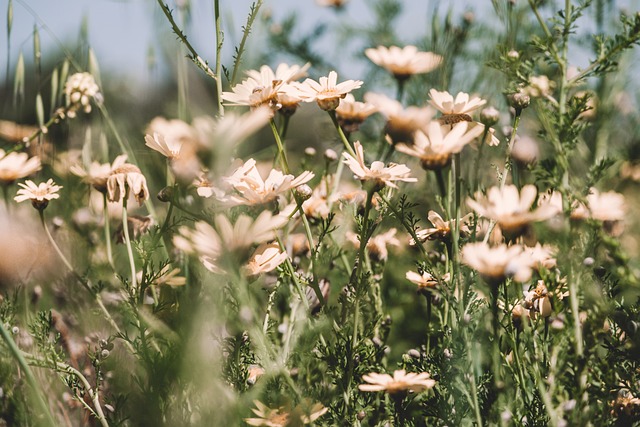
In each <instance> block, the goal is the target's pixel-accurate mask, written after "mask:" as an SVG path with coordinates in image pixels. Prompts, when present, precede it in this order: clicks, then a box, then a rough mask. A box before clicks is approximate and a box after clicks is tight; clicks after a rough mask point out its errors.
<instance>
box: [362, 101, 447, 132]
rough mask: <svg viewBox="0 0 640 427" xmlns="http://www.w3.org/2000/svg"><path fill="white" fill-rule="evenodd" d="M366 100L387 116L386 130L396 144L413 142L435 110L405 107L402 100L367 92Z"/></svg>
mask: <svg viewBox="0 0 640 427" xmlns="http://www.w3.org/2000/svg"><path fill="white" fill-rule="evenodd" d="M364 100H365V101H366V102H369V103H371V104H373V105H375V106H376V107H377V108H378V110H379V111H380V113H381V114H382V115H383V116H385V117H386V118H387V124H386V126H385V132H386V133H387V134H388V135H389V137H390V138H391V140H392V142H393V143H394V144H397V143H400V142H404V143H406V144H411V143H413V135H414V133H415V132H416V131H417V130H419V129H423V128H425V127H426V126H427V125H428V124H429V122H430V121H431V119H432V118H433V116H434V115H435V111H434V110H433V108H431V107H415V106H409V107H407V108H405V107H404V106H403V105H402V104H401V103H400V102H398V101H396V100H395V99H391V98H389V97H387V96H385V95H381V94H377V93H372V92H367V93H366V94H365V95H364Z"/></svg>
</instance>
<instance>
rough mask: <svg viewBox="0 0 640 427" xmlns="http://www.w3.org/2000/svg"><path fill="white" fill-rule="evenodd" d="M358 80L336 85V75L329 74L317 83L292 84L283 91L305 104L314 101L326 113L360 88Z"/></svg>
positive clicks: (360, 82)
mask: <svg viewBox="0 0 640 427" xmlns="http://www.w3.org/2000/svg"><path fill="white" fill-rule="evenodd" d="M362 83H363V82H362V81H360V80H345V81H344V82H342V83H338V73H336V72H335V71H331V72H329V76H328V77H320V80H319V82H316V81H315V80H312V79H306V80H305V81H304V82H303V83H298V82H293V83H291V84H290V85H289V86H288V87H285V88H283V91H284V92H285V93H286V94H288V95H291V96H297V97H298V98H300V99H302V100H303V101H305V102H313V101H316V102H317V103H318V106H319V107H320V108H321V109H323V110H326V111H330V110H335V109H336V108H337V107H338V105H339V104H340V100H341V99H342V98H344V97H345V96H347V94H348V93H349V92H351V91H352V90H355V89H358V88H359V87H360V86H362Z"/></svg>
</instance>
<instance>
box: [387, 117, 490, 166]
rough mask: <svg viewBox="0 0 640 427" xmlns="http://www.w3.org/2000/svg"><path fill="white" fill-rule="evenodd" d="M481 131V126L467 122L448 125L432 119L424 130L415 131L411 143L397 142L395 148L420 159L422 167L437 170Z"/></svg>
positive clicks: (446, 163) (482, 129)
mask: <svg viewBox="0 0 640 427" xmlns="http://www.w3.org/2000/svg"><path fill="white" fill-rule="evenodd" d="M483 131H484V128H483V127H482V126H470V124H469V123H468V122H459V123H456V124H455V125H453V126H450V125H441V124H440V123H439V122H437V121H433V122H431V123H429V125H428V126H427V127H426V129H424V131H417V132H416V133H415V135H414V139H413V144H410V145H409V144H404V143H401V144H397V145H396V150H398V151H400V152H402V153H405V154H408V155H410V156H413V157H417V158H418V159H420V163H421V164H422V167H423V168H424V169H428V170H437V169H440V168H443V167H445V166H446V165H448V164H449V162H450V160H451V156H452V155H453V154H456V153H459V152H461V151H462V149H463V148H464V146H465V145H467V144H469V143H470V142H471V141H473V140H474V139H475V138H477V137H478V136H480V135H481V134H482V132H483Z"/></svg>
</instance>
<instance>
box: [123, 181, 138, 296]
mask: <svg viewBox="0 0 640 427" xmlns="http://www.w3.org/2000/svg"><path fill="white" fill-rule="evenodd" d="M128 196H129V191H128V190H127V191H126V192H125V194H124V197H123V198H122V230H123V232H124V243H125V245H126V246H127V255H128V257H129V265H130V266H131V291H133V293H134V294H135V292H136V290H137V288H138V279H137V278H136V264H135V261H134V259H133V249H132V248H131V239H130V237H129V223H128V220H127V198H128Z"/></svg>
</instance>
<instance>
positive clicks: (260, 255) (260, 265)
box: [244, 243, 287, 276]
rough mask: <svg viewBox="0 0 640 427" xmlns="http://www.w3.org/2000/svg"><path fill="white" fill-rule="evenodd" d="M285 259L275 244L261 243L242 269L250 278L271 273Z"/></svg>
mask: <svg viewBox="0 0 640 427" xmlns="http://www.w3.org/2000/svg"><path fill="white" fill-rule="evenodd" d="M286 259H287V253H286V252H282V251H281V250H280V246H279V245H278V244H277V243H268V244H267V243H263V244H261V245H260V246H258V248H257V249H256V250H255V252H254V253H253V255H252V256H251V258H249V261H247V264H246V265H245V267H244V269H245V271H246V273H247V274H248V275H250V276H255V275H258V274H261V273H268V272H269V271H273V270H275V269H276V267H278V266H279V265H280V264H282V263H283V262H284V261H285V260H286Z"/></svg>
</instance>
